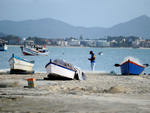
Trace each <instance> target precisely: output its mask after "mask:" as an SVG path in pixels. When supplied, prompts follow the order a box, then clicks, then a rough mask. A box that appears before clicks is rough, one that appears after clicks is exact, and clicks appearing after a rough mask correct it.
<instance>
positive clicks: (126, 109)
mask: <svg viewBox="0 0 150 113" xmlns="http://www.w3.org/2000/svg"><path fill="white" fill-rule="evenodd" d="M86 74H87V80H85V81H78V80H69V81H61V80H44V77H47V75H46V74H45V73H36V74H33V75H31V74H28V75H15V74H13V75H10V74H4V73H1V74H0V112H2V113H8V112H9V113H11V112H12V113H20V112H22V113H150V75H149V76H148V75H140V76H120V75H110V74H105V73H97V72H87V73H86ZM28 78H36V79H37V80H36V84H37V87H36V88H28V87H27V85H28V84H27V80H26V79H28Z"/></svg>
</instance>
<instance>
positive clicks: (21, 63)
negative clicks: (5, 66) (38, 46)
mask: <svg viewBox="0 0 150 113" xmlns="http://www.w3.org/2000/svg"><path fill="white" fill-rule="evenodd" d="M8 62H9V64H10V73H11V74H28V73H34V70H33V66H34V61H28V60H26V59H23V58H21V57H18V56H15V55H14V54H12V57H11V58H10V59H9V61H8Z"/></svg>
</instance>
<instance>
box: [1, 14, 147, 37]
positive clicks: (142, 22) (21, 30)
mask: <svg viewBox="0 0 150 113" xmlns="http://www.w3.org/2000/svg"><path fill="white" fill-rule="evenodd" d="M0 32H2V33H4V34H14V35H18V36H21V37H28V36H38V37H46V38H66V37H79V36H80V35H82V36H83V37H84V38H91V39H92V38H103V37H104V36H118V35H123V36H130V35H134V36H141V37H145V38H150V17H148V16H145V15H143V16H140V17H137V18H135V19H132V20H130V21H128V22H125V23H121V24H118V25H115V26H113V27H111V28H100V27H95V28H94V27H93V28H86V27H75V26H72V25H69V24H67V23H64V22H62V21H59V20H55V19H51V18H47V19H39V20H26V21H19V22H16V21H9V20H3V21H0Z"/></svg>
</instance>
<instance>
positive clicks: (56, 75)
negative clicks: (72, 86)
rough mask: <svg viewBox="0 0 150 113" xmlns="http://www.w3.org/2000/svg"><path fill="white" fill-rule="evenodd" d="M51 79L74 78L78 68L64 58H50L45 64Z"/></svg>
mask: <svg viewBox="0 0 150 113" xmlns="http://www.w3.org/2000/svg"><path fill="white" fill-rule="evenodd" d="M45 68H46V71H47V74H48V78H50V79H74V78H75V73H76V69H75V68H74V66H73V65H71V64H70V63H67V62H65V61H63V60H58V59H56V60H54V61H52V60H50V62H49V63H48V64H46V66H45Z"/></svg>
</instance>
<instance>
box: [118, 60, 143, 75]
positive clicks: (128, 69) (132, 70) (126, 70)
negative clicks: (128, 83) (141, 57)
mask: <svg viewBox="0 0 150 113" xmlns="http://www.w3.org/2000/svg"><path fill="white" fill-rule="evenodd" d="M145 67H146V65H141V64H138V63H135V62H133V61H131V60H129V59H128V60H127V61H125V62H123V63H122V64H120V68H121V74H122V75H140V74H141V73H142V72H143V71H144V69H145Z"/></svg>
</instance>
